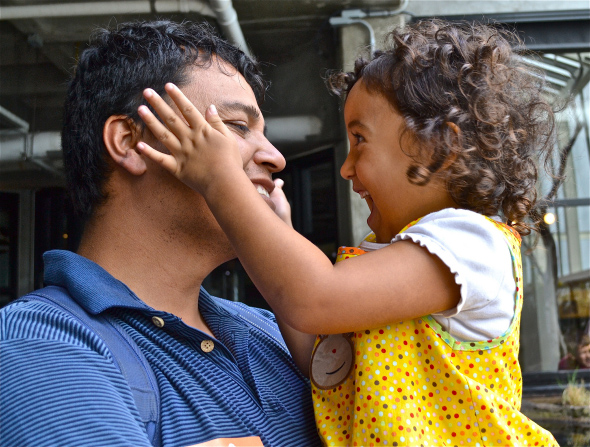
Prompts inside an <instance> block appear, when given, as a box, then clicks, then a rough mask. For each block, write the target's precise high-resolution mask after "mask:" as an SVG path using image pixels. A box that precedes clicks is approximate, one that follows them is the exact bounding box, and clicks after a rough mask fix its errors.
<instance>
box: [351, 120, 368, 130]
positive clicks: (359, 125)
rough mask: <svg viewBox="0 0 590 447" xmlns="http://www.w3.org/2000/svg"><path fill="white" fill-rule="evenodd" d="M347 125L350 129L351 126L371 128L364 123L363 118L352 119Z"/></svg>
mask: <svg viewBox="0 0 590 447" xmlns="http://www.w3.org/2000/svg"><path fill="white" fill-rule="evenodd" d="M346 127H347V128H348V129H350V128H351V127H360V128H361V129H364V130H369V128H368V127H367V126H366V125H365V124H363V122H362V121H361V120H358V119H357V120H352V121H351V122H349V123H348V124H347V125H346Z"/></svg>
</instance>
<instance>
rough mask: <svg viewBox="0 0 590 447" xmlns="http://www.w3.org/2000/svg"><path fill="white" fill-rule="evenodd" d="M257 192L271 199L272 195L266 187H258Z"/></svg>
mask: <svg viewBox="0 0 590 447" xmlns="http://www.w3.org/2000/svg"><path fill="white" fill-rule="evenodd" d="M256 191H258V193H259V194H262V195H263V196H265V197H268V198H269V199H270V194H269V193H268V191H267V190H266V188H265V187H264V186H262V185H256Z"/></svg>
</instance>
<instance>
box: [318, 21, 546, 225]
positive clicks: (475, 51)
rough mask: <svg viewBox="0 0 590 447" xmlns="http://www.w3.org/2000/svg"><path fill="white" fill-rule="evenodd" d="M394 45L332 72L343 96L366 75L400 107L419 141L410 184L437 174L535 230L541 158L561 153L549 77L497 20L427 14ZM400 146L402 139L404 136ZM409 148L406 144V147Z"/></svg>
mask: <svg viewBox="0 0 590 447" xmlns="http://www.w3.org/2000/svg"><path fill="white" fill-rule="evenodd" d="M387 44H388V45H387V48H386V49H385V50H381V51H377V52H375V54H374V55H373V57H372V58H371V60H365V59H363V58H359V59H357V61H356V62H355V66H354V71H353V72H349V73H336V74H332V75H331V76H330V77H329V78H328V87H329V88H330V89H331V90H332V92H334V93H336V94H337V95H339V96H343V97H344V98H345V97H346V95H347V94H348V93H349V92H350V90H351V89H352V87H353V86H354V85H355V83H356V82H357V81H358V80H361V79H362V82H363V85H364V86H365V87H366V88H367V89H368V91H371V92H377V93H379V94H381V95H382V96H383V97H384V98H385V99H387V101H388V102H389V103H390V104H391V105H392V107H393V108H394V110H396V111H397V112H398V113H400V114H401V115H402V117H403V119H404V123H405V127H404V129H403V131H402V133H401V134H402V137H403V136H404V135H405V136H409V137H410V140H411V141H412V142H413V143H414V144H412V145H411V147H412V153H411V154H410V153H408V152H407V151H406V152H407V153H408V155H411V157H412V159H413V160H414V161H413V163H412V165H411V166H410V168H409V169H408V171H407V177H408V180H409V181H410V182H412V183H414V184H417V185H424V184H426V183H428V182H429V181H430V180H431V178H432V177H433V176H434V175H436V176H438V177H440V178H442V179H443V180H444V181H445V183H446V185H447V189H448V191H449V193H450V194H451V197H452V198H453V199H454V201H455V202H456V203H457V204H458V205H459V206H460V207H462V208H465V209H469V210H472V211H476V212H478V213H481V214H484V215H488V216H494V215H501V216H503V218H505V219H506V220H507V222H508V223H509V224H510V225H512V226H514V228H515V229H516V230H517V231H518V232H519V233H521V234H523V235H524V234H528V233H530V230H531V229H532V228H535V219H537V216H536V215H535V212H534V205H535V202H536V199H537V192H536V181H537V175H538V171H537V166H538V163H539V161H541V160H543V161H544V162H545V163H548V161H549V157H550V153H551V152H552V150H553V141H552V136H553V133H554V116H553V111H552V109H551V107H550V105H549V104H548V103H547V101H546V100H545V98H544V95H543V89H544V78H543V75H542V73H539V72H535V71H534V69H533V68H532V67H530V66H528V65H526V64H525V63H524V61H523V59H522V57H521V56H519V55H518V54H517V53H516V52H515V50H513V45H515V44H518V45H521V44H522V42H521V40H520V39H519V38H518V36H517V35H516V34H515V33H513V32H510V31H507V30H503V29H500V28H498V27H496V26H492V25H483V24H470V23H466V22H460V23H450V22H445V21H442V20H437V19H433V20H424V21H420V22H416V23H414V24H411V25H409V26H407V27H405V28H400V29H396V30H394V31H392V32H391V33H390V34H388V36H387ZM400 142H401V137H400ZM404 150H406V148H404Z"/></svg>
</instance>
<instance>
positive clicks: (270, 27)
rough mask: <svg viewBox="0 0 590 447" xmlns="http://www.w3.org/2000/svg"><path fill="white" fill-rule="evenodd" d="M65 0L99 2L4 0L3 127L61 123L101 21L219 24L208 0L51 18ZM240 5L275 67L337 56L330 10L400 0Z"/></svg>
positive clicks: (255, 46) (259, 48)
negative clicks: (155, 10) (82, 55)
mask: <svg viewBox="0 0 590 447" xmlns="http://www.w3.org/2000/svg"><path fill="white" fill-rule="evenodd" d="M159 2H160V3H162V0H156V1H153V0H152V1H151V3H152V4H154V5H156V7H157V6H158V3H159ZM66 3H67V4H68V8H67V10H68V12H67V13H68V14H69V13H71V11H73V10H75V9H76V8H80V7H82V8H84V7H90V6H92V5H91V4H92V3H95V2H91V1H88V0H60V1H51V0H37V1H34V2H31V1H28V0H0V106H1V107H2V108H3V109H4V110H5V111H8V113H2V114H1V118H0V131H5V130H6V129H11V128H19V127H20V126H21V124H22V123H19V119H20V120H22V121H24V122H26V123H28V125H29V131H31V132H40V131H53V130H59V129H60V126H61V107H62V102H63V97H64V92H65V85H66V82H67V79H68V76H69V74H70V72H71V69H72V67H73V66H74V64H75V61H76V56H77V54H78V53H79V52H80V51H81V50H82V49H83V48H84V46H85V43H86V42H87V40H88V37H89V35H90V33H91V32H92V30H93V29H95V28H96V27H105V26H109V25H113V24H116V23H120V22H124V21H129V20H132V19H150V18H155V17H170V18H173V19H176V20H182V19H188V20H194V21H201V20H208V21H210V22H211V23H214V24H215V23H216V22H215V19H214V17H213V13H212V11H211V9H210V8H209V5H208V3H207V1H206V0H176V1H169V0H168V1H167V2H165V3H168V4H174V3H176V4H177V9H180V10H183V11H186V10H188V9H190V10H191V11H190V12H185V13H172V14H170V13H159V14H150V13H149V5H150V1H148V0H134V1H132V2H129V1H127V2H124V1H116V0H115V1H112V0H108V1H102V2H100V3H101V5H102V7H101V8H100V10H99V13H93V14H92V15H84V16H72V17H48V15H49V14H48V13H47V10H45V9H44V8H47V7H48V6H53V7H55V6H56V5H58V4H60V5H63V4H66ZM131 3H134V4H137V5H138V8H139V6H140V5H143V6H144V7H148V10H147V11H148V12H147V13H135V14H117V13H116V11H117V10H120V9H121V8H122V7H123V6H125V5H128V4H131ZM189 4H190V5H191V8H188V6H187V5H189ZM105 5H106V7H105ZM183 5H184V6H183ZM233 5H234V8H235V9H236V11H237V13H238V19H239V21H240V24H241V26H242V30H243V32H244V36H245V38H246V41H247V43H248V45H249V47H250V48H251V50H252V53H253V54H254V55H255V56H256V57H257V58H258V59H259V60H260V61H262V62H263V63H264V64H265V66H267V67H273V68H276V67H278V66H280V65H281V64H285V63H288V62H289V61H291V60H292V59H293V58H294V57H297V56H299V55H300V54H301V52H302V51H315V52H319V53H322V52H326V53H331V54H332V57H333V53H334V48H333V47H332V40H333V32H334V31H333V29H332V28H331V27H330V26H329V24H328V22H327V19H328V18H329V17H330V16H331V15H333V14H337V13H338V12H339V11H341V10H342V9H347V8H376V9H393V8H395V7H397V6H398V5H399V0H323V1H316V0H234V2H233ZM111 6H112V9H110V7H111ZM14 7H26V9H25V14H24V15H26V16H27V17H30V18H22V19H16V20H10V19H8V17H9V16H10V14H12V13H14V11H15V9H14ZM33 8H34V9H33ZM183 8H184V9H183ZM36 11H38V16H36V14H35V12H36ZM111 11H112V12H111ZM198 11H200V12H198ZM22 16H23V14H22V11H21V17H22ZM11 116H13V117H17V118H15V119H11Z"/></svg>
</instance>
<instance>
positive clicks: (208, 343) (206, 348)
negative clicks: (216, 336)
mask: <svg viewBox="0 0 590 447" xmlns="http://www.w3.org/2000/svg"><path fill="white" fill-rule="evenodd" d="M214 347H215V343H213V340H203V341H202V342H201V349H202V350H203V352H211V351H213V348H214Z"/></svg>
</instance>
